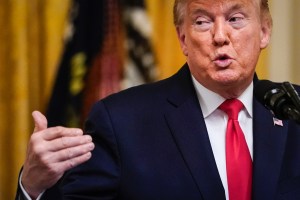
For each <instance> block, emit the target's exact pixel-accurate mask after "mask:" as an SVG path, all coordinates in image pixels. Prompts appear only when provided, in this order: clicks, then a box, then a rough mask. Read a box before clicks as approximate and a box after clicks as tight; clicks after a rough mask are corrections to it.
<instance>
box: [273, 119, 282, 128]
mask: <svg viewBox="0 0 300 200" xmlns="http://www.w3.org/2000/svg"><path fill="white" fill-rule="evenodd" d="M273 122H274V126H283V122H282V120H280V119H277V118H275V117H273Z"/></svg>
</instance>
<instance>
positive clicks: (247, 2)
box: [186, 0, 261, 12]
mask: <svg viewBox="0 0 300 200" xmlns="http://www.w3.org/2000/svg"><path fill="white" fill-rule="evenodd" d="M260 1H261V0H187V5H186V6H187V8H188V12H191V11H194V10H197V9H199V8H200V9H204V10H207V11H214V10H222V11H223V10H228V9H247V10H251V9H252V10H257V11H259V10H260V9H259V8H260Z"/></svg>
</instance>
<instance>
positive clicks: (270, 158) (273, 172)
mask: <svg viewBox="0 0 300 200" xmlns="http://www.w3.org/2000/svg"><path fill="white" fill-rule="evenodd" d="M253 114H254V115H253V120H254V121H253V134H254V135H253V149H254V155H253V159H254V160H253V200H265V199H274V195H275V191H276V189H277V188H276V187H277V183H278V179H279V175H280V168H281V164H282V159H283V154H284V149H285V143H286V138H287V127H288V124H287V121H283V126H278V125H274V122H273V115H272V114H271V112H270V111H269V110H267V109H266V108H264V107H263V106H262V105H261V104H260V103H259V102H257V101H256V100H254V102H253Z"/></svg>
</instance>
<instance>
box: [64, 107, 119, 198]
mask: <svg viewBox="0 0 300 200" xmlns="http://www.w3.org/2000/svg"><path fill="white" fill-rule="evenodd" d="M85 134H90V135H91V136H92V138H93V142H94V143H95V149H94V150H93V151H92V157H91V159H90V160H89V161H87V162H86V163H83V164H81V165H79V166H77V167H75V168H73V169H71V170H70V171H69V172H67V173H66V174H65V177H64V180H63V181H62V185H61V186H62V192H63V196H64V199H72V200H75V199H87V200H89V199H117V196H118V188H119V179H120V159H119V153H118V148H117V141H116V137H115V135H114V130H113V125H112V123H111V120H110V116H109V112H108V111H107V109H106V107H105V105H104V103H103V102H102V101H100V102H98V103H97V104H95V106H94V107H93V109H92V111H91V113H90V115H89V117H88V119H87V121H86V124H85Z"/></svg>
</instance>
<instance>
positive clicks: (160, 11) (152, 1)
mask: <svg viewBox="0 0 300 200" xmlns="http://www.w3.org/2000/svg"><path fill="white" fill-rule="evenodd" d="M173 3H174V1H170V0H167V1H165V0H164V1H162V0H146V6H147V9H148V14H149V16H150V20H151V23H152V26H153V34H152V44H153V48H154V52H155V56H156V59H157V62H158V64H157V65H158V68H159V72H160V77H159V78H165V77H168V76H170V75H172V74H174V73H175V72H176V71H177V70H178V69H179V68H180V67H181V66H182V64H183V63H184V62H185V61H186V59H185V57H184V56H183V54H182V51H181V49H180V45H179V42H178V40H177V36H176V31H175V28H174V25H173V11H172V10H173ZM267 65H268V52H267V50H264V51H263V52H262V55H261V57H260V60H259V63H258V67H257V70H256V71H257V73H258V75H259V77H260V78H267V77H268V69H267Z"/></svg>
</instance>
